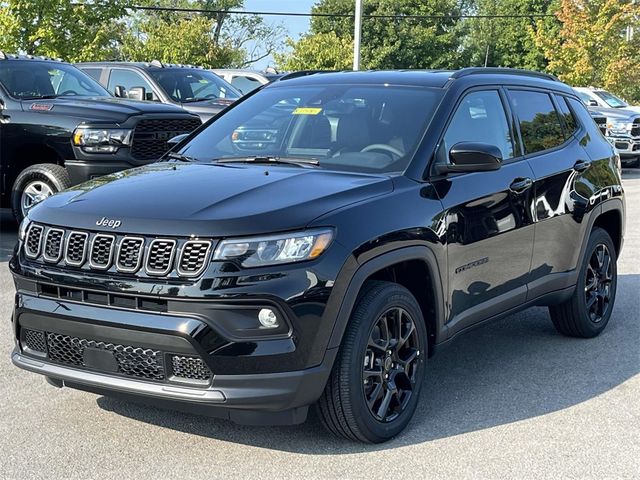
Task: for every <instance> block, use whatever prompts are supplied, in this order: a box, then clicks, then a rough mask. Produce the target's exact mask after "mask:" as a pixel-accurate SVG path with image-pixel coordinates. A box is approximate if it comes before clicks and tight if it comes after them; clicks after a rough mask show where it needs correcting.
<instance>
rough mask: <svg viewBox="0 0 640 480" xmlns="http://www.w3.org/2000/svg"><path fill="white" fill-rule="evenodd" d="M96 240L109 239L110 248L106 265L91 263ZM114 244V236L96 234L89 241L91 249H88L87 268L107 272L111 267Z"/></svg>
mask: <svg viewBox="0 0 640 480" xmlns="http://www.w3.org/2000/svg"><path fill="white" fill-rule="evenodd" d="M97 238H110V239H111V247H109V261H108V262H107V264H106V265H96V264H94V263H93V248H94V246H95V243H96V239H97ZM115 244H116V236H115V235H111V234H108V233H96V234H95V235H94V236H93V239H91V248H90V249H89V266H90V267H91V268H93V269H94V270H108V269H109V267H110V266H111V262H112V261H113V250H114V248H115Z"/></svg>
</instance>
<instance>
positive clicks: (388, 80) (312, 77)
mask: <svg viewBox="0 0 640 480" xmlns="http://www.w3.org/2000/svg"><path fill="white" fill-rule="evenodd" d="M455 81H465V82H468V83H470V84H471V83H474V84H479V85H483V84H498V85H500V84H522V85H531V86H539V87H543V88H551V89H554V90H560V91H565V92H567V93H571V89H570V88H569V87H568V86H567V85H565V84H564V83H562V82H560V81H559V80H558V79H557V78H556V77H554V76H553V75H550V74H547V73H541V72H533V71H529V70H519V69H515V68H492V67H469V68H463V69H460V70H368V71H343V72H318V73H315V74H305V75H301V76H297V77H296V76H295V75H290V76H287V79H286V82H282V83H281V82H276V83H274V84H272V86H270V88H277V87H278V86H279V85H284V84H286V85H289V86H295V85H321V84H324V85H326V84H340V83H350V84H376V85H381V84H382V85H384V84H389V85H407V86H421V87H436V88H444V87H447V86H449V85H451V84H452V83H453V82H455Z"/></svg>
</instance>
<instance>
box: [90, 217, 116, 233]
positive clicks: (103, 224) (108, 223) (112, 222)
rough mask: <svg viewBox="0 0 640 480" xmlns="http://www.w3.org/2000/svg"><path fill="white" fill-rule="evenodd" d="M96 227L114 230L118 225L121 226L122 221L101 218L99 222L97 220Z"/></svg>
mask: <svg viewBox="0 0 640 480" xmlns="http://www.w3.org/2000/svg"><path fill="white" fill-rule="evenodd" d="M96 225H97V226H99V227H109V228H113V229H114V230H115V229H116V228H118V227H119V226H120V225H122V221H121V220H113V219H111V220H110V219H108V218H107V217H102V218H101V219H100V220H98V221H97V222H96Z"/></svg>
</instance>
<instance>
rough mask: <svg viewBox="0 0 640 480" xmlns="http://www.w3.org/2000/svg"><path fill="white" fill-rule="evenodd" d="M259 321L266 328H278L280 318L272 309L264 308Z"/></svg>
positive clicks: (260, 312)
mask: <svg viewBox="0 0 640 480" xmlns="http://www.w3.org/2000/svg"><path fill="white" fill-rule="evenodd" d="M258 320H259V321H260V324H261V325H262V326H263V327H264V328H278V327H279V326H280V324H279V323H278V317H277V316H276V314H275V312H274V311H273V310H271V309H270V308H263V309H261V310H260V311H259V312H258Z"/></svg>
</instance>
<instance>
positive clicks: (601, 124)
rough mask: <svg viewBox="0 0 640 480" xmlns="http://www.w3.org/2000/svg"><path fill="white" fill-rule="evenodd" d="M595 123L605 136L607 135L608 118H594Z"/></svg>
mask: <svg viewBox="0 0 640 480" xmlns="http://www.w3.org/2000/svg"><path fill="white" fill-rule="evenodd" d="M593 121H594V122H596V124H597V125H598V128H599V129H600V131H601V132H602V134H603V135H606V134H607V118H606V117H593Z"/></svg>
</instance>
